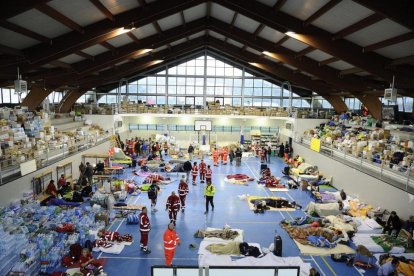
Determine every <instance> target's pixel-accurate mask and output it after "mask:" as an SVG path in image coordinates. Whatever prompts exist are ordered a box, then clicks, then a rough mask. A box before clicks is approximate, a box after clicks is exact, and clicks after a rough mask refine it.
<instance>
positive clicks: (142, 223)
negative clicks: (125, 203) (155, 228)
mask: <svg viewBox="0 0 414 276" xmlns="http://www.w3.org/2000/svg"><path fill="white" fill-rule="evenodd" d="M138 218H139V230H140V231H142V232H149V230H150V229H151V223H150V220H149V218H148V216H147V214H144V213H141V214H139V217H138Z"/></svg>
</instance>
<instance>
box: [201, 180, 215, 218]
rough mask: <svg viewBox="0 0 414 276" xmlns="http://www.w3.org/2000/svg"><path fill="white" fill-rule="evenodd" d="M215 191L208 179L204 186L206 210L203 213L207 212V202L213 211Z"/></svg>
mask: <svg viewBox="0 0 414 276" xmlns="http://www.w3.org/2000/svg"><path fill="white" fill-rule="evenodd" d="M215 193H216V187H214V186H213V184H211V182H210V181H208V182H207V186H206V187H205V188H204V197H205V198H206V211H205V212H204V214H207V213H208V203H210V205H211V210H212V211H214V202H213V198H214V194H215Z"/></svg>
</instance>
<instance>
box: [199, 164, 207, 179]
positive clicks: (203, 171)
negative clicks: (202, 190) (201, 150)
mask: <svg viewBox="0 0 414 276" xmlns="http://www.w3.org/2000/svg"><path fill="white" fill-rule="evenodd" d="M199 167H200V168H199V169H200V183H204V181H205V179H206V171H207V164H206V163H204V160H203V159H201V162H200V166H199Z"/></svg>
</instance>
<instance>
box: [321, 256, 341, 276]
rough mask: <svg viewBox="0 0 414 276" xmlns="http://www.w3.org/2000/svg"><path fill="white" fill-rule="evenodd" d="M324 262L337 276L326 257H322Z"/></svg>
mask: <svg viewBox="0 0 414 276" xmlns="http://www.w3.org/2000/svg"><path fill="white" fill-rule="evenodd" d="M321 259H322V261H323V262H324V263H325V264H326V266H327V267H328V268H329V270H330V271H331V272H332V274H333V275H334V276H337V274H336V273H335V270H333V268H332V266H331V265H330V264H329V263H328V262H327V261H326V259H325V257H324V256H321Z"/></svg>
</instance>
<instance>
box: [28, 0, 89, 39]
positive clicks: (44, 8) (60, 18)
mask: <svg viewBox="0 0 414 276" xmlns="http://www.w3.org/2000/svg"><path fill="white" fill-rule="evenodd" d="M35 8H36V10H38V11H40V12H42V13H44V14H45V15H47V16H49V17H51V18H53V19H54V20H56V21H57V22H59V23H61V24H63V25H65V26H66V27H68V28H69V29H72V30H73V31H77V32H79V33H81V34H84V33H85V30H84V29H83V28H82V26H80V25H79V24H78V23H76V22H75V21H73V20H72V19H70V18H69V17H67V16H65V15H63V14H61V13H60V12H58V11H57V10H55V9H53V8H51V7H50V6H48V5H46V4H38V5H36V6H35Z"/></svg>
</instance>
